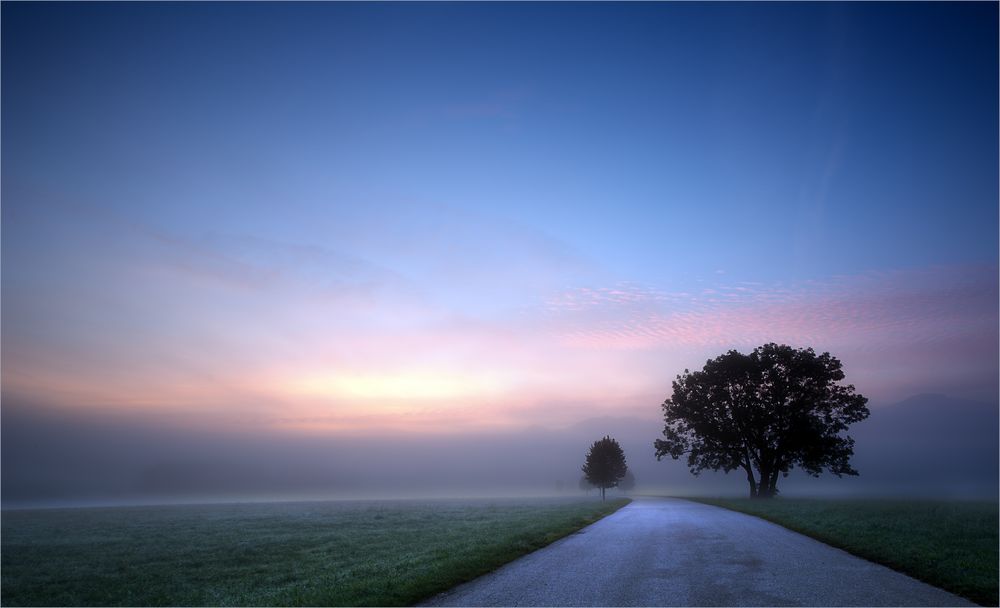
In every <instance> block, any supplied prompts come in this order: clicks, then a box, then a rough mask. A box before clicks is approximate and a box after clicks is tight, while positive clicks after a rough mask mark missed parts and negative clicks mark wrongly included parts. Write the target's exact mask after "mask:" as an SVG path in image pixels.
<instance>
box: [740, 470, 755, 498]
mask: <svg viewBox="0 0 1000 608" xmlns="http://www.w3.org/2000/svg"><path fill="white" fill-rule="evenodd" d="M743 468H744V469H746V472H747V481H748V482H749V483H750V498H757V480H756V479H754V478H753V469H752V468H750V467H749V466H748V465H743Z"/></svg>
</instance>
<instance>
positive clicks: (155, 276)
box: [2, 3, 1000, 428]
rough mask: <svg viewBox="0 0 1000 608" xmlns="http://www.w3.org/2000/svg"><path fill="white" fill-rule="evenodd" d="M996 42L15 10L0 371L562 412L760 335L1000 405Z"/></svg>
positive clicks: (61, 385) (356, 15)
mask: <svg viewBox="0 0 1000 608" xmlns="http://www.w3.org/2000/svg"><path fill="white" fill-rule="evenodd" d="M997 48H998V40H997V5H996V4H995V3H947V4H945V3H940V4H939V3H912V4H911V3H885V4H883V3H851V4H837V3H804V4H797V3H774V4H762V3H739V4H727V3H711V4H698V3H663V4H660V3H636V4H602V3H589V4H564V3H557V4H526V3H517V4H500V3H484V4H460V3H440V4H421V3H406V4H394V3H330V4H326V3H305V4H265V3H252V4H250V3H248V4H242V3H239V4H238V3H222V4H201V3H199V4H194V3H178V4H157V3H136V4H124V3H110V4H98V3H80V4H59V3H45V4H27V3H7V4H5V5H4V6H3V70H2V74H3V85H4V86H3V91H4V95H3V107H2V119H3V126H4V129H3V136H2V137H3V151H4V155H3V176H2V177H3V185H2V188H3V192H2V193H3V287H4V298H3V305H4V320H5V321H6V323H5V330H6V331H5V335H4V384H5V388H7V389H8V390H17V391H20V392H23V393H33V392H35V391H37V392H39V393H40V394H41V393H44V397H45V398H46V399H50V400H55V401H61V402H66V403H76V404H80V403H87V404H107V403H116V404H119V406H120V407H127V408H132V409H141V408H150V409H156V410H157V411H161V410H170V411H178V412H187V413H189V412H191V411H199V412H204V411H216V410H217V411H219V412H223V411H225V412H230V413H231V412H233V411H235V409H236V406H233V405H232V404H233V403H237V402H239V403H247V402H253V403H261V404H263V405H259V407H257V406H255V407H257V409H254V414H253V416H250V417H251V418H253V419H254V420H263V421H268V420H271V421H273V420H278V419H282V420H284V419H285V418H283V417H282V416H283V414H282V415H279V414H277V413H275V412H279V411H280V412H285V411H286V410H294V411H298V409H302V408H300V407H299V406H297V405H295V404H297V403H300V402H304V401H309V402H310V405H309V407H308V408H305V409H307V410H308V411H309V412H310V413H309V415H308V416H305V415H303V417H311V418H319V417H322V416H325V415H327V414H329V415H330V416H333V417H336V416H337V415H339V414H338V413H339V412H341V411H350V412H353V414H352V416H353V417H352V418H351V420H353V421H354V422H352V424H356V425H362V426H363V423H362V422H357V420H358V419H364V420H369V418H366V417H365V416H367V415H368V414H371V413H372V412H375V413H378V412H382V411H393V412H395V411H400V409H402V410H405V411H408V412H410V413H413V412H416V411H419V412H427V411H430V410H433V411H435V412H439V411H445V412H449V415H454V412H455V411H456V409H455V408H466V409H468V410H469V415H468V419H469V420H475V419H476V416H477V415H479V414H478V413H477V412H479V411H478V410H475V411H473V410H474V408H471V406H466V405H456V404H459V403H462V404H465V403H468V402H469V401H471V400H481V399H480V398H483V397H484V395H486V396H487V397H488V398H485V399H483V400H484V401H485V402H488V403H503V404H506V405H505V406H504V407H508V408H509V407H513V406H510V405H509V404H511V403H516V404H517V407H516V408H514V409H515V410H516V411H517V412H519V413H518V414H517V415H518V416H522V417H523V416H525V412H529V414H528V415H527V418H528V419H529V420H534V421H543V422H551V421H553V420H555V421H557V422H566V420H565V419H562V418H558V417H556V418H551V417H550V416H549V415H548V414H545V415H542V414H537V416H536V415H535V414H530V412H541V410H543V409H544V410H545V411H546V412H551V411H552V407H551V404H552V403H564V402H569V401H581V400H584V401H586V400H587V399H588V398H589V397H586V395H598V396H600V397H602V398H603V397H606V396H607V395H621V394H626V393H627V395H628V396H629V399H631V401H630V400H629V399H625V398H624V397H623V398H622V403H624V402H626V401H627V402H628V403H629V404H638V403H645V401H644V400H645V399H649V398H650V395H655V394H656V393H657V391H659V392H665V391H666V390H667V389H668V386H667V385H668V382H669V381H668V379H669V378H672V377H673V375H674V373H676V372H677V371H679V369H680V368H683V367H686V366H696V365H697V363H698V362H699V361H702V360H704V358H705V357H707V356H713V355H714V354H718V352H721V350H724V349H725V348H728V347H739V348H752V347H753V346H754V345H756V344H755V343H754V341H756V342H757V343H759V342H761V341H769V340H771V339H774V340H777V341H788V342H796V343H797V344H796V345H799V346H810V345H812V346H816V347H817V348H820V349H825V348H831V349H834V348H836V349H839V350H837V351H835V352H834V354H835V355H840V356H842V357H844V360H845V365H846V366H847V368H848V370H849V379H851V378H852V376H851V373H850V370H852V369H853V370H854V371H855V373H856V374H857V377H858V378H859V379H860V380H862V381H863V382H859V383H858V384H859V390H862V392H865V391H868V392H871V393H873V394H875V395H879V396H882V397H884V398H885V399H890V398H902V397H905V396H908V395H909V394H912V393H913V392H918V391H922V390H931V389H942V390H945V391H947V392H958V393H969V394H971V395H973V396H976V397H991V398H995V394H996V373H997V363H996V350H995V345H996V327H997V316H996V307H995V305H996V303H997V302H996V293H997V260H998V257H997V250H998V231H997V225H998V204H997V201H998V170H997V167H998V164H1000V160H998V152H997V132H998V119H997V107H998V97H997V89H998V81H997V73H998V62H997ZM719 293H724V294H726V293H728V294H730V295H729V296H727V297H729V298H730V299H729V300H725V299H721V300H720V299H719V298H717V297H716V296H717V295H718V294H719ZM602 294H603V295H602ZM581 301H587V302H589V304H587V305H586V306H585V308H586V310H583V309H582V308H581V306H580V305H579V302H581ZM888 301H892V302H899V306H898V307H887V306H886V305H885V303H886V302H888ZM567 303H569V304H567ZM588 307H589V308H588ZM775 307H777V308H775ZM555 317H558V318H555ZM760 319H770V320H771V322H770V324H769V325H761V324H760V323H759V320H760ZM789 319H791V320H789ZM866 319H867V321H865V320H866ZM900 319H902V320H903V321H902V323H903V325H902V326H899V325H898V324H899V323H900V322H901V321H900ZM785 321H787V323H786V324H785V325H782V323H784V322H785ZM682 325H683V326H684V327H683V328H681V327H680V326H682ZM706 328H710V329H706ZM769 328H773V331H772V330H770V329H769ZM546 332H548V333H546ZM630 332H631V333H630ZM637 336H639V337H637ZM642 336H646V337H642ZM699 336H700V337H699ZM719 336H722V337H721V338H720V337H719ZM140 345H141V346H140ZM915 353H916V354H915ZM902 354H906V356H910V357H916V358H917V360H916V361H913V360H907V361H906V362H905V363H903V362H902V359H900V357H901V356H902ZM81 361H83V363H81ZM554 362H559V363H558V364H557V363H554ZM546 365H549V366H554V367H553V368H552V369H549V368H547V367H546ZM601 370H604V372H605V373H606V375H607V376H609V377H610V376H614V377H616V378H618V380H617V381H611V380H606V381H605V380H601V379H598V378H600V377H601ZM248 377H251V378H254V379H265V380H266V381H265V380H262V381H261V384H260V385H258V384H255V383H254V382H249V381H247V380H246V379H247V378H248ZM581 378H586V380H582V379H581ZM865 383H867V384H865ZM53 387H58V390H56V389H54V388H53ZM290 387H291V388H290ZM303 387H307V388H303ZM373 387H381V388H378V390H375V388H373ZM630 387H631V388H630ZM636 387H638V388H636ZM303 391H305V393H308V395H307V397H308V399H307V398H306V397H303ZM629 391H631V392H629ZM408 392H410V393H416V394H419V395H422V397H421V399H423V401H422V402H421V403H422V405H421V406H420V408H417V409H416V410H413V409H412V408H411V409H406V408H407V407H409V406H406V404H405V403H404V402H406V400H405V399H404V398H403V397H402V396H401V395H403V394H406V393H408ZM659 398H662V395H661V396H660V397H659ZM605 401H606V402H609V403H610V404H608V403H606V404H605V405H603V406H598V405H594V407H595V408H596V407H610V408H614V407H625V406H624V405H621V406H619V405H616V404H617V403H618V402H617V401H615V400H614V399H610V400H609V399H606V400H605ZM275 403H280V405H275ZM428 403H430V404H431V405H428ZM206 404H208V405H206ZM268 404H269V405H268ZM545 404H548V405H545ZM543 405H545V407H544V408H543ZM656 405H657V399H653V400H652V402H650V403H649V404H648V405H647V407H648V408H650V414H651V415H652V416H655V415H656V407H655V406H656ZM241 407H242V406H241ZM303 407H304V406H303ZM483 407H485V408H486V409H489V408H490V407H493V406H483ZM629 407H632V406H631V405H630V406H629ZM635 407H636V408H638V407H641V406H639V405H635ZM297 408H298V409H297ZM394 408H395V409H394ZM533 408H534V409H533ZM463 411H465V410H463ZM512 411H513V410H512ZM240 412H242V413H241V414H240V416H243V415H244V414H245V413H246V410H245V409H244V410H240ZM317 412H318V413H317ZM362 414H364V415H362ZM184 415H188V414H184ZM198 415H205V416H207V415H208V414H198ZM414 415H416V414H414ZM532 416H536V417H535V418H532ZM567 416H568V414H567ZM515 417H516V416H514V414H509V415H505V416H500V417H496V416H494V417H492V418H489V417H488V418H489V419H490V420H492V421H493V422H495V423H496V424H501V423H502V422H503V421H504V420H507V421H508V422H509V421H510V420H513V419H514V418H515ZM431 418H433V417H431ZM375 419H376V421H375V422H371V424H379V422H378V416H375ZM334 426H336V425H334ZM337 428H340V427H337ZM352 428H353V427H352Z"/></svg>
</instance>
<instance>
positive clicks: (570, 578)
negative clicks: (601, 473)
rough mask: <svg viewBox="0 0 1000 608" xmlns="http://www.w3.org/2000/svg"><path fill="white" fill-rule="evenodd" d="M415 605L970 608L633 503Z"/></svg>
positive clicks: (761, 525)
mask: <svg viewBox="0 0 1000 608" xmlns="http://www.w3.org/2000/svg"><path fill="white" fill-rule="evenodd" d="M423 605H425V606H974V605H975V604H972V603H970V602H968V601H966V600H964V599H962V598H960V597H958V596H956V595H952V594H950V593H947V592H945V591H942V590H940V589H937V588H935V587H931V586H930V585H927V584H924V583H921V582H919V581H917V580H914V579H912V578H910V577H908V576H905V575H903V574H899V573H898V572H894V571H892V570H890V569H888V568H885V567H883V566H879V565H876V564H873V563H871V562H868V561H865V560H863V559H860V558H857V557H854V556H852V555H850V554H848V553H845V552H844V551H841V550H839V549H834V548H833V547H830V546H829V545H824V544H823V543H821V542H819V541H816V540H813V539H811V538H808V537H806V536H802V535H801V534H797V533H795V532H791V531H790V530H786V529H785V528H782V527H781V526H778V525H775V524H772V523H770V522H766V521H764V520H762V519H758V518H756V517H751V516H749V515H743V514H742V513H736V512H734V511H727V510H725V509H721V508H718V507H711V506H708V505H703V504H699V503H695V502H690V501H687V500H681V499H676V498H639V499H636V500H634V501H633V502H632V503H631V504H629V505H628V506H626V507H624V508H622V509H620V510H619V511H617V512H616V513H614V514H612V515H609V516H608V517H606V518H604V519H602V520H600V521H599V522H597V523H595V524H593V525H591V526H588V527H586V528H584V529H582V530H580V531H579V532H577V533H576V534H572V535H570V536H568V537H566V538H564V539H562V540H559V541H557V542H555V543H553V544H551V545H549V546H548V547H545V548H544V549H541V550H539V551H535V552H534V553H531V554H530V555H526V556H524V557H522V558H520V559H518V560H516V561H513V562H511V563H509V564H507V565H506V566H504V567H502V568H500V569H499V570H497V571H496V572H493V573H491V574H487V575H485V576H482V577H480V578H478V579H476V580H474V581H471V582H469V583H466V584H464V585H460V586H458V587H456V588H454V589H452V590H451V591H448V592H446V593H443V594H441V595H438V596H435V597H433V598H431V599H430V600H428V601H427V602H425V603H424V604H423Z"/></svg>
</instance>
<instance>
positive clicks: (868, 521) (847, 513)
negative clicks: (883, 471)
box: [690, 498, 1000, 606]
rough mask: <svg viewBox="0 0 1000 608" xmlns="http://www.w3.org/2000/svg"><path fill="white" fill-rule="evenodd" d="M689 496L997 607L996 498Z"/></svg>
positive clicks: (998, 564) (999, 570)
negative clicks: (823, 498)
mask: <svg viewBox="0 0 1000 608" xmlns="http://www.w3.org/2000/svg"><path fill="white" fill-rule="evenodd" d="M690 500H697V501H698V502H703V503H706V504H711V505H716V506H719V507H725V508H727V509H732V510H734V511H741V512H743V513H749V514H750V515H756V516H758V517H761V518H763V519H766V520H769V521H772V522H774V523H776V524H779V525H781V526H784V527H786V528H789V529H791V530H795V531H796V532H801V533H802V534H805V535H807V536H811V537H813V538H816V539H818V540H821V541H823V542H824V543H827V544H829V545H833V546H835V547H839V548H841V549H844V550H845V551H848V552H849V553H853V554H854V555H857V556H860V557H863V558H865V559H868V560H870V561H873V562H877V563H880V564H884V565H886V566H889V567H890V568H892V569H894V570H898V571H900V572H904V573H906V574H909V575H910V576H912V577H914V578H917V579H920V580H922V581H925V582H927V583H930V584H931V585H934V586H936V587H940V588H942V589H946V590H948V591H951V592H952V593H955V594H957V595H961V596H963V597H965V598H968V599H970V600H972V601H974V602H976V603H977V604H982V605H984V606H996V605H997V601H998V597H997V578H998V574H1000V557H998V547H1000V545H998V527H1000V526H998V506H997V503H995V502H961V501H955V502H937V501H901V500H818V499H817V500H811V499H789V498H775V499H772V500H750V499H747V498H744V499H704V498H692V499H690Z"/></svg>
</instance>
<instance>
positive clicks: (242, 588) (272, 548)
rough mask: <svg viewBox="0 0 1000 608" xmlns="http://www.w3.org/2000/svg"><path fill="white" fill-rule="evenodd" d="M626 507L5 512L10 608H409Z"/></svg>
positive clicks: (490, 504)
mask: <svg viewBox="0 0 1000 608" xmlns="http://www.w3.org/2000/svg"><path fill="white" fill-rule="evenodd" d="M627 502H628V501H627V500H625V499H617V500H609V501H608V502H606V503H603V504H602V503H601V502H600V501H595V500H592V499H591V500H557V499H551V500H517V501H515V500H499V501H432V502H408V501H393V502H325V503H324V502H313V503H272V504H240V505H201V506H170V507H127V508H123V507H117V508H104V509H59V510H33V511H4V512H3V515H2V532H3V536H2V572H0V575H2V604H3V605H5V606H17V605H47V606H79V605H109V606H118V605H129V606H143V605H160V606H162V605H172V606H198V605H213V606H216V605H217V606H231V605H244V606H258V605H270V606H290V605H312V606H323V605H330V606H342V605H359V606H365V605H379V606H395V605H406V604H411V603H413V602H416V601H419V600H421V599H423V598H425V597H428V596H430V595H433V594H434V593H437V592H440V591H444V590H446V589H448V588H450V587H452V586H453V585H455V584H457V583H460V582H463V581H466V580H469V579H471V578H474V577H476V576H478V575H480V574H484V573H486V572H489V571H491V570H493V569H495V568H497V567H498V566H500V565H502V564H504V563H506V562H508V561H510V560H511V559H514V558H516V557H518V556H520V555H523V554H525V553H528V552H530V551H533V550H535V549H538V548H539V547H542V546H544V545H547V544H549V543H551V542H552V541H554V540H556V539H558V538H560V537H562V536H565V535H566V534H569V533H571V532H573V531H575V530H577V529H579V528H581V527H583V526H584V525H586V524H588V523H591V522H593V521H596V520H597V519H600V518H601V517H602V516H604V515H606V514H608V513H611V512H613V511H615V510H617V509H618V508H620V507H621V506H623V505H624V504H626V503H627Z"/></svg>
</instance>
